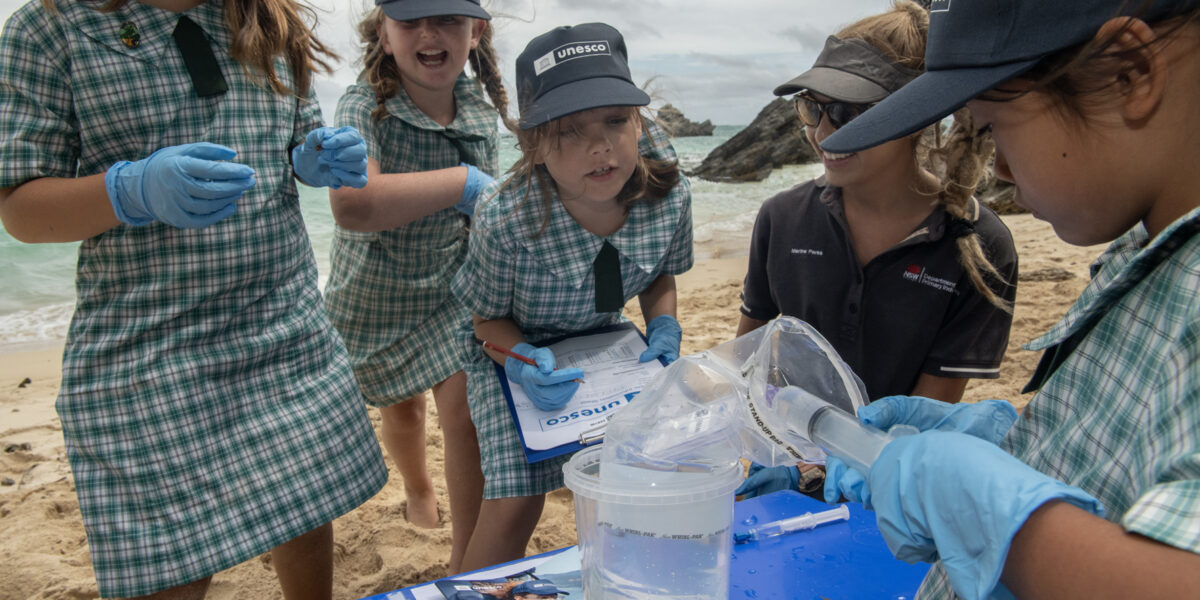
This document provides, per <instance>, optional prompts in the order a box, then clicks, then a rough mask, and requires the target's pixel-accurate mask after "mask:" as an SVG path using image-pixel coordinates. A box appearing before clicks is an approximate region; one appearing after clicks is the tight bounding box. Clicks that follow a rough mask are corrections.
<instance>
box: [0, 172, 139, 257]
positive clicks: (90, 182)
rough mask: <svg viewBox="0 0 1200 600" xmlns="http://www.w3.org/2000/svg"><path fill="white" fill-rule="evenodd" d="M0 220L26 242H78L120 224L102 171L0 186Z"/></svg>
mask: <svg viewBox="0 0 1200 600" xmlns="http://www.w3.org/2000/svg"><path fill="white" fill-rule="evenodd" d="M0 221H3V222H4V229H5V230H6V231H8V233H9V235H11V236H13V237H14V238H16V239H18V240H20V241H22V242H26V243H43V242H78V241H80V240H86V239H88V238H91V237H95V236H97V235H100V234H101V233H104V232H105V231H108V230H109V229H112V228H113V227H116V226H117V225H120V224H121V222H120V221H118V220H117V215H116V213H114V212H113V208H112V203H110V202H109V200H108V192H107V191H105V189H104V173H99V174H97V175H92V176H89V177H78V178H73V177H72V178H62V177H43V178H40V179H32V180H30V181H27V182H25V183H22V184H21V185H18V186H16V187H11V188H5V189H2V190H0Z"/></svg>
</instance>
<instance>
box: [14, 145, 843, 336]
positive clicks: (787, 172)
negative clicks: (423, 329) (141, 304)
mask: <svg viewBox="0 0 1200 600" xmlns="http://www.w3.org/2000/svg"><path fill="white" fill-rule="evenodd" d="M742 127H743V126H740V125H722V126H718V127H717V129H716V131H715V133H714V135H712V136H704V137H686V138H676V139H675V140H673V143H674V146H675V150H676V152H677V153H678V154H679V160H680V163H681V165H682V166H683V168H684V170H685V171H686V170H690V169H692V168H695V167H696V166H697V165H699V164H700V161H702V160H703V159H704V157H705V156H707V155H708V153H709V151H711V150H712V149H713V148H715V147H717V146H718V145H720V144H721V143H722V142H724V141H726V140H728V139H729V138H730V137H732V136H733V135H734V134H736V133H737V132H738V131H740V130H741V129H742ZM517 156H518V154H517V151H516V150H515V149H514V148H513V138H510V137H504V138H501V148H500V160H501V164H502V165H505V168H507V165H510V164H512V163H513V162H514V161H515V160H516V159H517ZM820 173H821V166H820V165H819V164H812V165H794V166H787V167H784V168H781V169H776V170H775V171H774V172H773V173H772V174H771V176H770V177H768V178H767V179H766V180H764V181H760V182H756V183H713V182H711V181H703V180H700V179H696V178H692V180H691V184H692V212H693V224H694V228H695V250H696V257H697V259H698V260H703V259H705V258H713V257H722V256H744V255H745V254H746V248H747V246H748V243H749V237H750V229H751V228H752V227H753V225H754V217H755V215H757V213H758V207H759V205H761V204H762V202H763V201H764V200H766V199H767V198H770V197H771V196H773V195H774V194H776V193H777V192H779V191H781V190H784V189H787V188H789V187H791V186H793V185H796V184H798V183H800V182H802V181H805V180H808V179H811V178H812V177H815V176H816V175H819V174H820ZM300 206H301V211H302V212H303V214H304V219H305V222H306V224H307V226H308V232H309V236H310V237H311V239H312V245H313V250H314V252H315V253H316V257H317V269H318V271H319V272H320V276H321V284H322V285H324V282H325V279H326V277H327V274H328V272H329V245H330V241H331V240H332V238H333V228H334V223H333V216H332V214H331V213H330V211H329V197H328V195H327V194H326V191H325V190H324V189H313V188H307V187H304V186H301V189H300ZM78 247H79V244H78V243H69V244H23V243H21V242H18V241H17V240H15V239H13V238H12V237H11V236H9V235H8V233H7V232H5V231H2V230H0V282H3V287H2V288H0V353H3V352H13V351H21V350H27V349H32V348H36V347H41V346H49V345H53V344H57V343H60V342H61V341H62V340H63V339H64V338H65V337H66V333H67V324H68V322H69V321H70V318H71V313H72V311H73V310H74V306H75V286H74V281H75V259H76V252H77V251H78ZM697 268H703V265H699V266H698V267H697Z"/></svg>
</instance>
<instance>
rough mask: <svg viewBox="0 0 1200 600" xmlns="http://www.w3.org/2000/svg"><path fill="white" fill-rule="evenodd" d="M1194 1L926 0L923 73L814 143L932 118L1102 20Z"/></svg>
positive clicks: (1152, 16) (861, 145) (839, 148)
mask: <svg viewBox="0 0 1200 600" xmlns="http://www.w3.org/2000/svg"><path fill="white" fill-rule="evenodd" d="M1197 4H1198V2H1197V0H1069V1H1066V0H988V1H980V0H933V1H932V3H931V4H930V8H929V41H928V43H927V44H926V46H925V73H923V74H921V75H920V76H919V77H917V78H916V79H914V80H913V81H912V82H910V83H909V84H908V85H905V86H904V87H903V88H900V89H899V90H897V91H896V92H894V93H893V94H892V95H890V96H888V97H887V98H885V99H883V100H882V101H881V102H880V103H879V104H876V105H875V106H874V107H872V108H871V109H870V110H868V111H867V112H865V113H863V114H862V115H860V116H858V117H857V118H855V119H854V120H853V121H851V122H849V123H846V124H845V125H844V126H842V127H841V128H840V129H838V130H837V131H836V132H834V133H833V135H830V136H829V137H827V138H825V141H823V142H821V148H822V149H824V150H826V151H828V152H838V153H841V152H857V151H859V150H864V149H866V148H870V147H873V146H877V145H879V144H881V143H883V142H886V141H889V140H894V139H896V138H900V137H904V136H906V135H908V134H910V133H914V132H916V131H919V130H921V129H922V128H924V127H926V126H928V125H931V124H933V123H936V122H937V121H939V120H940V119H942V118H943V117H945V116H946V115H949V114H950V113H952V112H954V111H955V110H958V109H959V108H961V107H962V106H963V105H964V104H966V103H967V101H968V100H970V99H972V98H974V97H975V96H978V95H979V94H982V93H983V92H986V91H988V90H990V89H992V88H994V87H996V86H997V85H999V84H1000V83H1003V82H1004V81H1007V80H1008V79H1011V78H1012V77H1015V76H1017V75H1020V74H1021V73H1024V72H1025V71H1028V70H1029V69H1031V68H1033V67H1034V65H1036V64H1037V63H1038V61H1040V60H1041V59H1043V58H1045V57H1047V56H1049V55H1051V54H1053V53H1055V52H1057V51H1059V50H1062V49H1064V48H1068V47H1070V46H1074V45H1076V44H1081V43H1083V42H1085V41H1087V40H1089V39H1091V38H1092V36H1094V35H1095V34H1096V31H1097V30H1098V29H1099V28H1100V26H1101V25H1103V24H1104V22H1105V21H1107V20H1109V19H1111V18H1113V17H1115V16H1119V15H1129V14H1133V15H1137V16H1138V18H1140V19H1142V20H1144V21H1147V22H1154V21H1158V20H1160V19H1164V18H1167V17H1170V16H1174V15H1178V14H1182V13H1184V12H1186V11H1188V10H1191V9H1193V8H1195V7H1196V6H1197Z"/></svg>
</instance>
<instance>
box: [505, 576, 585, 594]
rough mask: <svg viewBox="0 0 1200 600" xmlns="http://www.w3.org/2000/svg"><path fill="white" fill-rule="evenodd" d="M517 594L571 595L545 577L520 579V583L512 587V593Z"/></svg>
mask: <svg viewBox="0 0 1200 600" xmlns="http://www.w3.org/2000/svg"><path fill="white" fill-rule="evenodd" d="M519 594H533V595H535V596H549V595H550V594H563V595H564V596H570V595H571V594H570V593H568V592H564V591H562V590H560V589H558V587H557V586H555V585H554V582H553V581H548V580H546V579H530V580H529V581H522V582H521V583H519V584H517V587H515V588H513V589H512V595H514V596H516V595H519Z"/></svg>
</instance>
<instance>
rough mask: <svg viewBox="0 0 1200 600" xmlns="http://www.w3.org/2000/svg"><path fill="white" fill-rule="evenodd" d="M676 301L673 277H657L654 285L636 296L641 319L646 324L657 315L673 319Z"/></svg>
mask: <svg viewBox="0 0 1200 600" xmlns="http://www.w3.org/2000/svg"><path fill="white" fill-rule="evenodd" d="M677 300H678V299H677V296H676V293H675V276H674V275H659V276H658V279H655V280H654V283H651V284H650V286H649V287H647V288H646V289H644V290H642V293H640V294H638V305H639V306H641V308H642V318H643V319H645V321H646V322H647V323H649V322H650V321H653V320H654V317H657V316H659V315H671V316H672V317H674V316H675V309H676V303H677Z"/></svg>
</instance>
